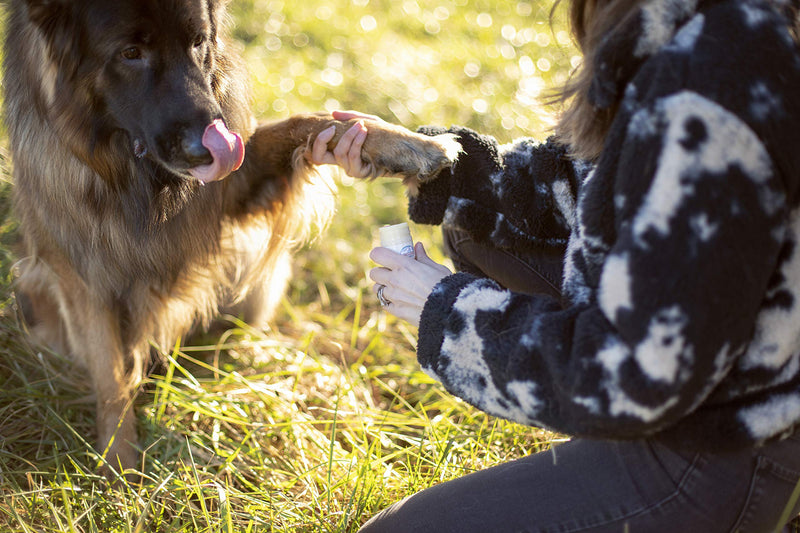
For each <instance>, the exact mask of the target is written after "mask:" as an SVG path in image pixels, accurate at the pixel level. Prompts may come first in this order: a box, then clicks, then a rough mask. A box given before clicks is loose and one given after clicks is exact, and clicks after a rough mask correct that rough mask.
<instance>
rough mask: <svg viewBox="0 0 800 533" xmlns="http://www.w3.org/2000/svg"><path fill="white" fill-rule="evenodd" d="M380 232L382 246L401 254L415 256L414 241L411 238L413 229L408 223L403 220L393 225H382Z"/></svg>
mask: <svg viewBox="0 0 800 533" xmlns="http://www.w3.org/2000/svg"><path fill="white" fill-rule="evenodd" d="M380 234H381V246H383V247H384V248H389V249H390V250H393V251H395V252H397V253H399V254H403V255H406V256H408V257H414V255H415V254H414V241H413V240H412V239H411V230H409V229H408V224H406V223H405V222H401V223H400V224H394V225H392V226H382V227H381V228H380Z"/></svg>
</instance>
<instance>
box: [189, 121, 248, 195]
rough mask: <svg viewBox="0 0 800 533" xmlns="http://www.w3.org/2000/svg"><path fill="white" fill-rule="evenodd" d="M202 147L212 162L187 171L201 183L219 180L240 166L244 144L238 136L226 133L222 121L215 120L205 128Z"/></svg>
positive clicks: (226, 129) (242, 159) (230, 132)
mask: <svg viewBox="0 0 800 533" xmlns="http://www.w3.org/2000/svg"><path fill="white" fill-rule="evenodd" d="M203 146H205V147H206V148H207V149H208V151H209V152H211V157H213V158H214V161H213V162H212V163H211V164H208V165H202V166H199V167H194V168H191V169H189V173H190V174H191V175H192V176H194V177H195V178H197V179H198V180H200V181H201V182H202V183H209V182H211V181H216V180H220V179H222V178H224V177H225V176H227V175H228V174H230V173H231V172H233V171H234V170H237V169H238V168H239V167H240V166H242V161H244V142H243V141H242V138H241V137H240V136H239V134H237V133H233V132H232V131H228V128H226V127H225V123H224V122H222V120H220V119H217V120H215V121H214V122H212V123H211V124H209V125H208V127H206V131H205V132H204V133H203Z"/></svg>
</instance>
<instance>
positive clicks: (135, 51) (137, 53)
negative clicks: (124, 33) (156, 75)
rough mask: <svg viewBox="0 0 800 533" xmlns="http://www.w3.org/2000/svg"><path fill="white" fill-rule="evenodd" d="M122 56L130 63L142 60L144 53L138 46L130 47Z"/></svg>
mask: <svg viewBox="0 0 800 533" xmlns="http://www.w3.org/2000/svg"><path fill="white" fill-rule="evenodd" d="M121 54H122V57H124V58H125V59H127V60H128V61H135V60H137V59H141V58H142V51H141V50H140V49H139V48H138V47H136V46H129V47H128V48H125V49H124V50H123V51H122V52H121Z"/></svg>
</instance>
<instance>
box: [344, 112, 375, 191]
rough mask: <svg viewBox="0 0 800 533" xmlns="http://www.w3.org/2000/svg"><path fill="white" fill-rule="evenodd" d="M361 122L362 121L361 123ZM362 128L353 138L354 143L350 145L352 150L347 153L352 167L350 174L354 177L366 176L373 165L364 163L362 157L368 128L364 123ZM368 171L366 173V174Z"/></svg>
mask: <svg viewBox="0 0 800 533" xmlns="http://www.w3.org/2000/svg"><path fill="white" fill-rule="evenodd" d="M359 124H361V123H359ZM362 128H363V129H362V130H361V131H359V132H358V133H357V134H356V136H355V138H354V139H353V144H352V145H351V146H350V151H349V152H348V153H347V158H348V164H349V167H350V172H348V174H350V175H351V176H353V177H354V178H365V177H367V176H368V175H369V174H368V173H367V172H369V171H370V167H371V165H364V163H363V160H362V159H361V148H362V147H363V146H364V141H366V140H367V129H366V127H364V125H363V124H362ZM365 173H366V174H365Z"/></svg>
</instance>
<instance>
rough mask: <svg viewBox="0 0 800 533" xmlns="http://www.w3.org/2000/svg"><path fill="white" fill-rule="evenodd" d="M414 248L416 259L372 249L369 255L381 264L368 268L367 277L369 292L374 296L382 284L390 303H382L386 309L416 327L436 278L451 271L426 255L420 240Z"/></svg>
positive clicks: (439, 279) (438, 278)
mask: <svg viewBox="0 0 800 533" xmlns="http://www.w3.org/2000/svg"><path fill="white" fill-rule="evenodd" d="M414 251H415V252H416V256H417V258H416V259H414V258H411V257H406V256H404V255H400V254H398V253H396V252H393V251H392V250H389V249H388V248H382V247H377V248H373V250H372V251H371V252H370V254H369V256H370V258H371V259H372V260H373V261H375V262H376V263H378V264H379V265H382V266H380V267H376V268H373V269H372V270H370V272H369V277H370V279H371V280H372V281H374V282H375V285H374V286H373V288H372V291H373V292H374V293H375V294H376V295H377V294H378V290H379V289H380V287H381V286H384V289H383V297H384V298H385V299H386V300H388V302H389V304H388V305H385V306H384V309H386V311H388V312H389V313H391V314H393V315H394V316H396V317H397V318H402V319H403V320H406V321H408V322H409V323H410V324H411V325H413V326H419V319H420V315H421V314H422V308H423V307H424V306H425V302H426V301H427V300H428V295H430V293H431V291H432V290H433V288H434V287H435V286H436V284H437V283H439V281H441V280H442V279H443V278H444V277H446V276H449V275H450V274H452V272H450V269H449V268H447V267H446V266H444V265H440V264H439V263H437V262H436V261H434V260H433V259H431V258H430V257H428V254H427V253H426V252H425V247H424V246H423V245H422V243H421V242H418V243H417V244H416V245H415V246H414Z"/></svg>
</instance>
